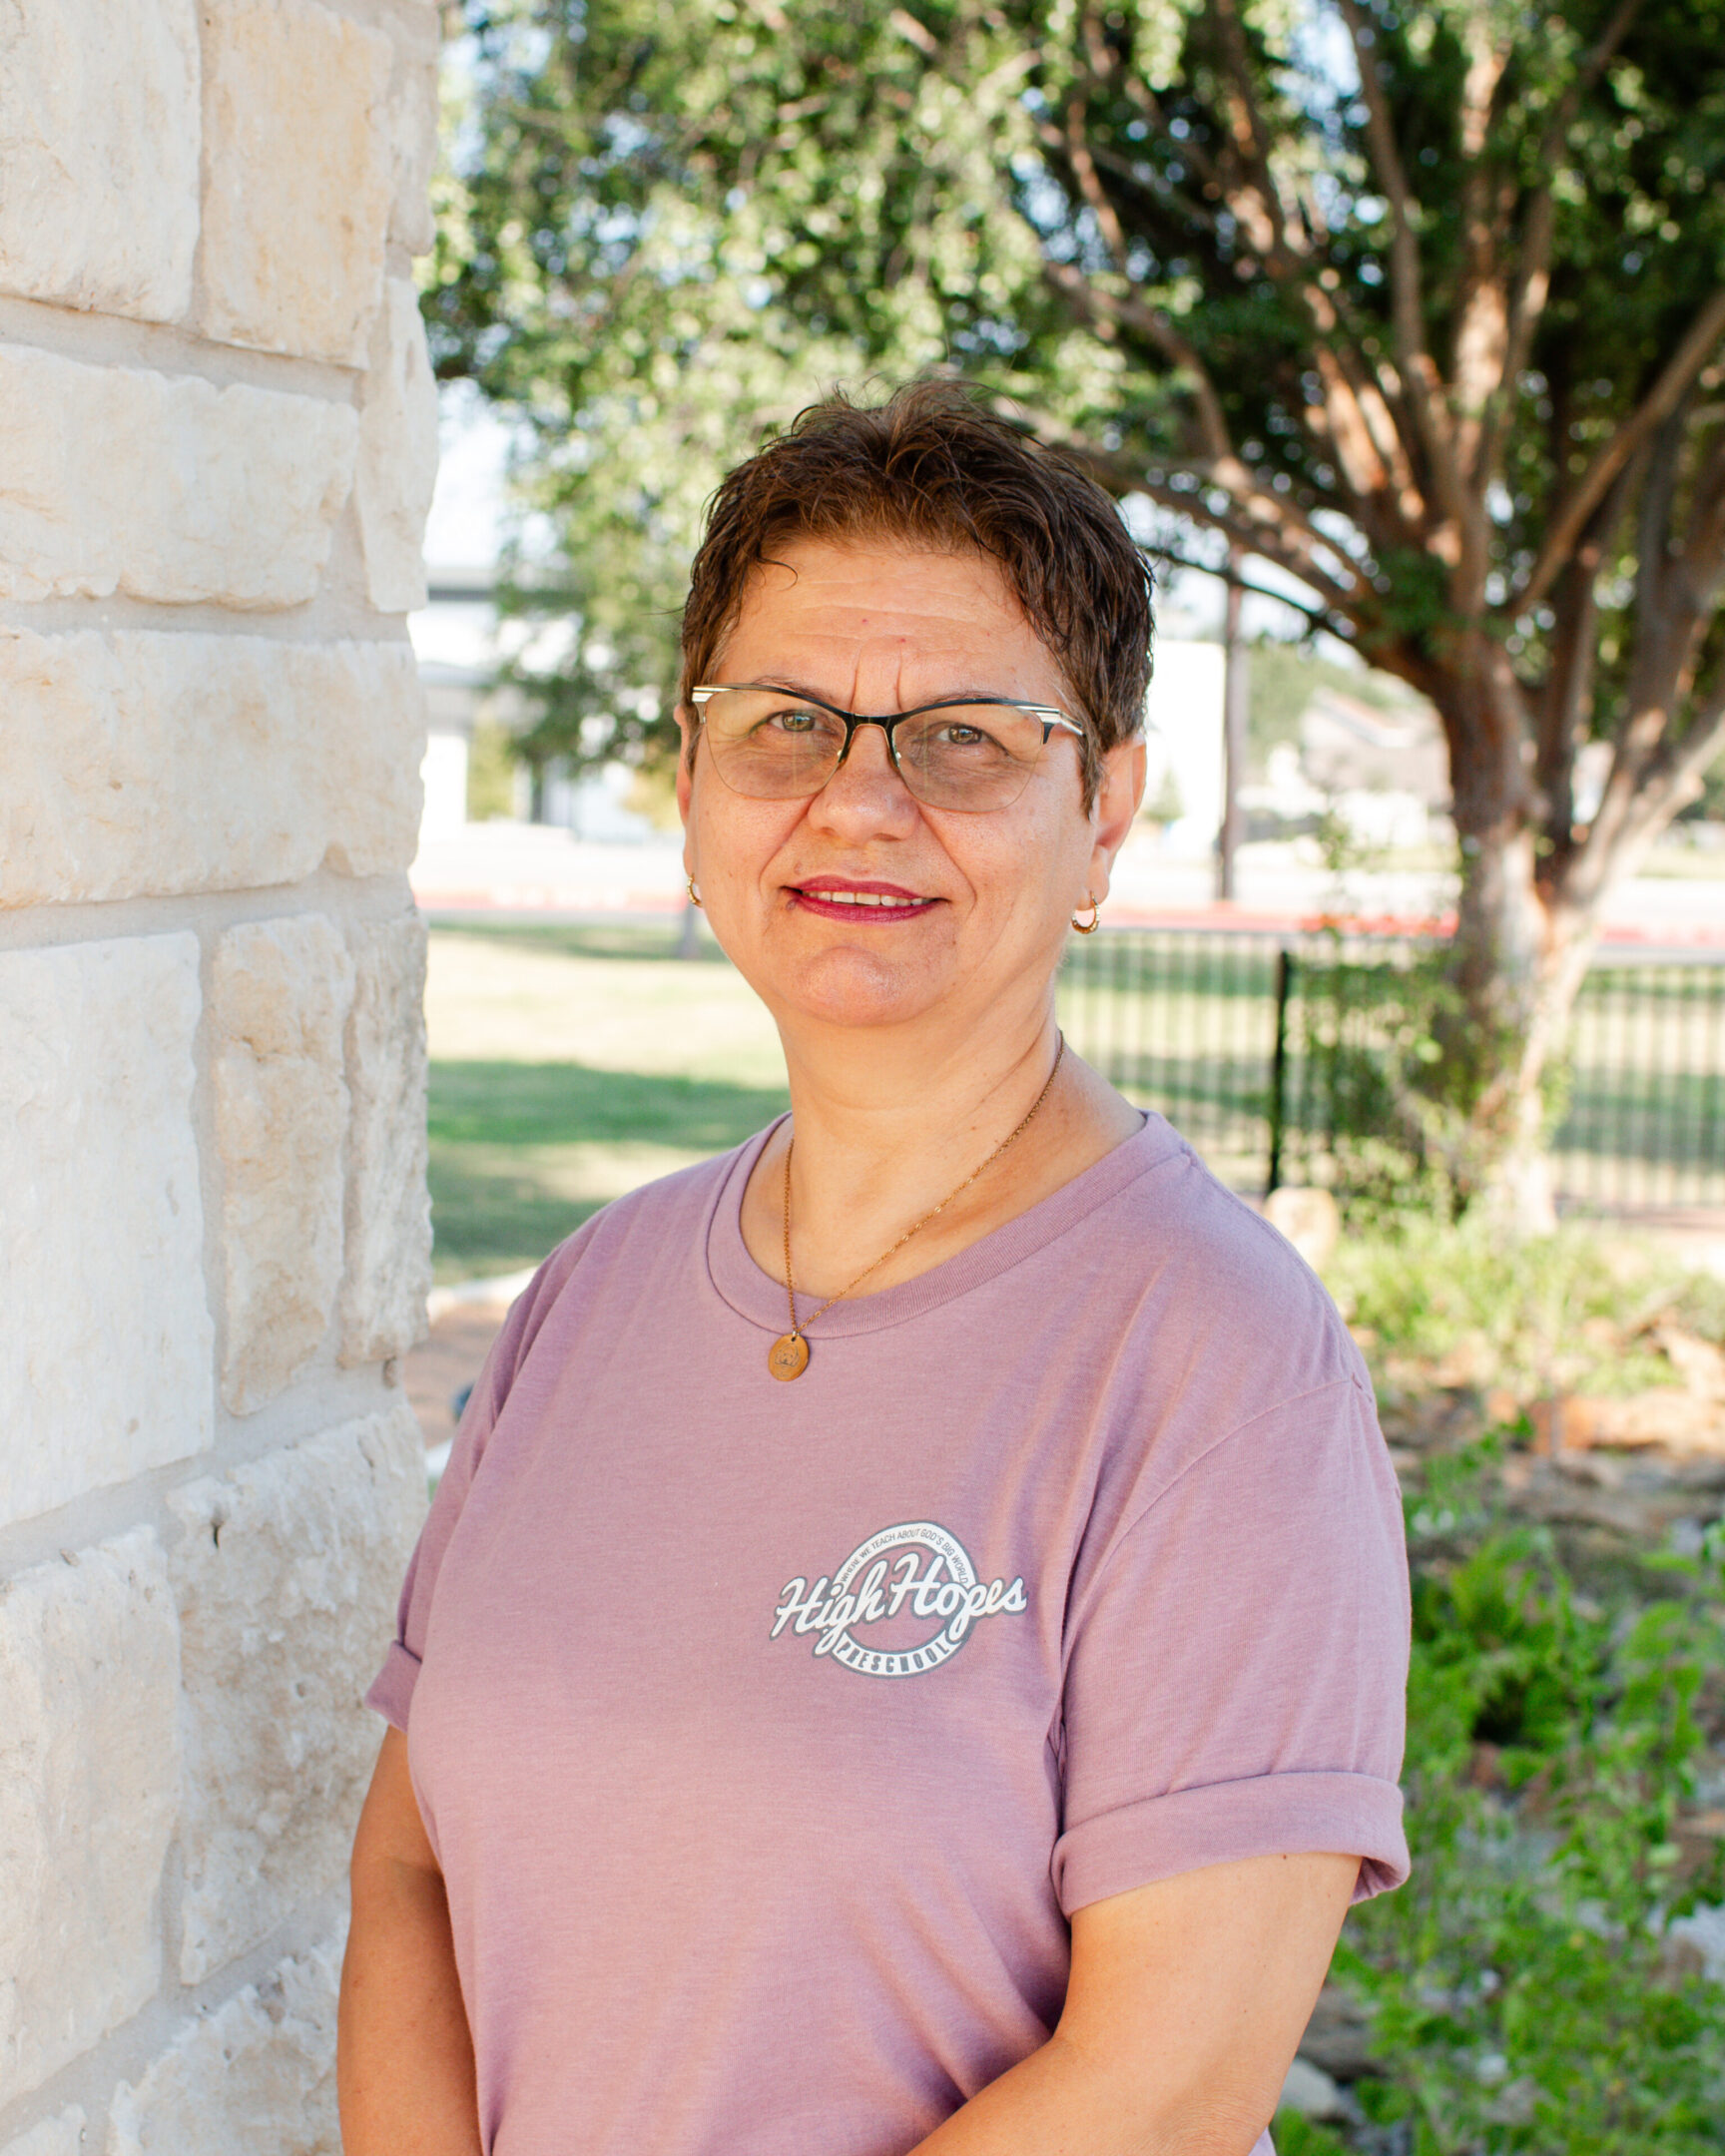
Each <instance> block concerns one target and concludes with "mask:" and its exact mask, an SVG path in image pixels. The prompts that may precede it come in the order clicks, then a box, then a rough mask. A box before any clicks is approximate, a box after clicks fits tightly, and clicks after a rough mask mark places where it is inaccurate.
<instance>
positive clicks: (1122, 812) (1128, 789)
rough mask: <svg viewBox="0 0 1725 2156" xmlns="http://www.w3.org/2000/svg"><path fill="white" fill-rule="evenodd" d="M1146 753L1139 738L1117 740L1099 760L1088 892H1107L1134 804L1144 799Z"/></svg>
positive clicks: (1098, 895)
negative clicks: (1117, 742) (1100, 772)
mask: <svg viewBox="0 0 1725 2156" xmlns="http://www.w3.org/2000/svg"><path fill="white" fill-rule="evenodd" d="M1145 766H1146V755H1145V749H1144V744H1143V742H1142V741H1129V742H1121V743H1120V744H1119V745H1118V747H1116V748H1113V749H1110V750H1108V751H1107V752H1106V754H1105V755H1104V756H1103V759H1102V783H1101V785H1100V786H1099V787H1098V788H1097V789H1096V806H1095V807H1094V808H1092V809H1091V811H1090V821H1091V829H1092V831H1093V833H1094V839H1093V844H1092V847H1091V853H1090V894H1091V896H1092V897H1094V898H1097V899H1102V898H1105V897H1106V896H1107V895H1108V879H1109V871H1110V870H1111V869H1112V867H1113V865H1114V856H1115V854H1116V853H1118V852H1119V850H1120V848H1121V847H1122V846H1123V845H1124V844H1125V843H1126V838H1127V833H1128V832H1129V831H1130V830H1131V828H1132V818H1133V817H1134V816H1135V815H1136V814H1137V813H1138V804H1139V803H1140V802H1141V801H1142V800H1143V799H1144V774H1145Z"/></svg>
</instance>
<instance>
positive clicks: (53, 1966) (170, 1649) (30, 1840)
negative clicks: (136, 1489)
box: [0, 1527, 180, 2105]
mask: <svg viewBox="0 0 1725 2156" xmlns="http://www.w3.org/2000/svg"><path fill="white" fill-rule="evenodd" d="M179 1706H180V1653H179V1636H178V1631H177V1627H176V1623H175V1613H174V1598H173V1596H172V1594H171V1593H170V1591H169V1584H168V1571H167V1566H166V1563H165V1561H164V1559H163V1555H162V1549H161V1546H160V1544H159V1543H158V1542H157V1540H156V1537H155V1535H154V1534H153V1533H152V1532H151V1530H150V1529H149V1528H147V1527H138V1528H134V1529H133V1531H132V1532H131V1533H130V1534H127V1535H123V1536H121V1537H120V1538H119V1539H117V1540H116V1541H112V1542H106V1543H103V1544H101V1545H100V1546H99V1547H97V1548H94V1549H86V1550H84V1551H82V1552H81V1553H78V1554H77V1555H76V1556H75V1560H74V1561H73V1562H71V1563H63V1562H55V1563H53V1564H48V1565H42V1566H39V1567H38V1568H37V1569H35V1570H34V1571H30V1572H25V1573H22V1574H20V1575H19V1576H18V1577H16V1578H15V1579H13V1580H11V1581H9V1582H8V1583H7V1585H6V1586H5V1588H4V1589H0V2105H3V2104H8V2103H11V2102H13V2101H15V2100H16V2099H17V2098H18V2097H20V2096H22V2095H24V2094H26V2093H27V2092H28V2091H29V2090H30V2089H33V2088H36V2087H38V2086H39V2085H40V2084H41V2083H42V2082H43V2081H45V2080H46V2079H47V2078H48V2076H49V2075H50V2074H51V2073H55V2072H57V2071H58V2070H59V2069H60V2067H62V2066H64V2065H65V2064H66V2063H67V2061H68V2060H70V2059H73V2058H76V2057H77V2056H78V2054H79V2053H80V2052H81V2051H84V2050H87V2049H88V2048H89V2046H90V2045H91V2044H93V2043H95V2042H97V2041H98V2039H99V2038H101V2037H102V2036H103V2035H104V2034H106V2032H107V2031H108V2030H109V2029H111V2028H115V2027H117V2026H118V2025H119V2023H121V2022H122V2021H125V2020H127V2019H129V2018H130V2017H131V2015H133V2014H135V2013H136V2012H137V2011H138V2009H139V2008H140V2007H141V2006H142V2005H143V2004H144V2003H145V2001H146V2000H147V1999H149V1998H150V1997H152V1996H153V1995H154V1993H155V1992H156V1990H157V1987H158V1986H159V1984H160V1982H161V1979H162V1947H161V1931H160V1919H159V1914H158V1892H159V1888H160V1885H161V1877H162V1863H163V1859H164V1858H165V1857H166V1856H167V1853H168V1844H169V1841H170V1839H171V1837H172V1835H173V1832H174V1821H175V1813H176V1810H177V1807H178V1801H179V1794H180V1744H179V1736H178V1714H179Z"/></svg>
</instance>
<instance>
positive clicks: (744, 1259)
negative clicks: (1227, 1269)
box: [706, 1114, 1185, 1345]
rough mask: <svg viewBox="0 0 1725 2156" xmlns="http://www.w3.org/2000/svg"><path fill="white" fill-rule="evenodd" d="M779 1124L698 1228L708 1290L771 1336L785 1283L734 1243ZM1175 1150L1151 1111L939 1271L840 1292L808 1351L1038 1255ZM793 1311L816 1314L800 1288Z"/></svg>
mask: <svg viewBox="0 0 1725 2156" xmlns="http://www.w3.org/2000/svg"><path fill="white" fill-rule="evenodd" d="M786 1120H787V1118H786V1117H784V1116H780V1117H778V1118H777V1120H776V1121H774V1122H772V1123H770V1124H769V1125H768V1126H767V1128H766V1129H765V1130H764V1131H762V1132H760V1133H759V1134H758V1135H757V1136H756V1137H754V1138H751V1139H750V1140H749V1141H748V1142H747V1144H745V1145H743V1146H741V1147H739V1149H738V1151H737V1153H736V1154H735V1155H734V1156H733V1158H732V1162H731V1166H730V1168H729V1170H728V1171H727V1173H726V1175H725V1176H724V1178H723V1180H722V1181H721V1182H720V1184H719V1186H718V1189H717V1190H716V1191H715V1193H714V1197H713V1203H712V1206H711V1208H710V1210H709V1212H708V1216H707V1225H706V1245H707V1271H708V1277H709V1278H710V1279H711V1281H712V1283H713V1286H714V1288H715V1289H716V1290H717V1292H718V1293H719V1295H720V1296H721V1297H722V1298H723V1299H724V1301H725V1302H726V1303H728V1304H729V1305H730V1306H731V1308H732V1310H734V1311H735V1312H736V1313H737V1315H738V1316H739V1317H740V1318H743V1319H746V1320H747V1321H748V1322H749V1324H751V1325H754V1326H759V1327H760V1329H761V1330H762V1331H763V1332H764V1333H773V1334H778V1333H783V1332H784V1331H785V1328H786V1326H787V1324H788V1323H789V1322H790V1311H789V1308H788V1306H787V1303H786V1299H785V1283H784V1281H783V1280H775V1279H774V1277H773V1276H772V1275H771V1274H770V1273H764V1272H763V1271H762V1269H761V1268H760V1267H759V1266H758V1265H757V1264H756V1263H755V1260H754V1259H753V1258H752V1257H751V1256H750V1253H749V1246H748V1245H747V1244H746V1243H745V1242H744V1240H743V1193H744V1191H745V1190H746V1189H747V1188H748V1184H749V1178H750V1176H751V1175H752V1174H753V1172H754V1168H755V1163H756V1162H757V1161H758V1160H759V1159H760V1158H761V1154H762V1152H763V1150H764V1149H765V1147H766V1146H767V1144H768V1143H769V1141H770V1140H771V1139H772V1137H773V1134H774V1132H775V1131H777V1130H778V1129H779V1127H780V1125H781V1124H783V1123H784V1122H785V1121H786ZM1184 1152H1185V1146H1184V1144H1183V1142H1182V1141H1181V1139H1180V1138H1179V1137H1178V1136H1177V1135H1176V1134H1175V1132H1174V1130H1173V1128H1172V1126H1171V1125H1170V1124H1168V1123H1166V1122H1165V1121H1164V1120H1163V1119H1162V1117H1161V1116H1159V1115H1154V1114H1152V1115H1147V1116H1146V1117H1145V1119H1144V1122H1143V1124H1142V1126H1141V1127H1140V1128H1139V1129H1138V1130H1137V1131H1135V1132H1134V1133H1133V1135H1132V1136H1131V1137H1130V1138H1126V1139H1123V1140H1122V1141H1121V1143H1120V1144H1119V1145H1117V1146H1115V1147H1114V1148H1113V1150H1112V1151H1111V1152H1108V1153H1104V1154H1103V1156H1102V1158H1101V1159H1100V1160H1099V1161H1096V1162H1093V1163H1092V1165H1091V1166H1090V1167H1088V1168H1086V1169H1085V1170H1084V1171H1083V1173H1082V1174H1081V1175H1076V1176H1074V1177H1073V1178H1072V1180H1071V1182H1070V1183H1063V1184H1062V1185H1061V1186H1060V1188H1059V1189H1058V1190H1056V1191H1050V1192H1049V1194H1048V1196H1047V1197H1046V1198H1042V1199H1039V1200H1038V1201H1037V1202H1036V1204H1035V1205H1033V1206H1028V1207H1026V1208H1025V1210H1024V1211H1023V1212H1022V1213H1018V1214H1015V1215H1014V1216H1013V1218H1012V1219H1011V1220H1009V1221H1005V1222H1002V1224H1001V1225H1000V1226H999V1227H998V1228H995V1229H993V1230H991V1231H990V1232H989V1233H988V1234H987V1235H985V1236H980V1237H978V1238H977V1240H976V1241H975V1242H974V1243H971V1244H969V1245H967V1246H966V1248H965V1249H963V1250H961V1251H957V1252H955V1253H954V1254H953V1256H952V1257H950V1258H947V1259H944V1260H942V1262H941V1263H940V1264H939V1265H937V1266H930V1267H929V1269H928V1271H927V1272H926V1273H918V1274H916V1275H915V1276H914V1277H913V1278H912V1279H910V1280H907V1281H900V1282H899V1283H898V1284H897V1285H896V1286H895V1287H892V1288H883V1289H881V1290H880V1291H879V1293H878V1294H876V1295H859V1296H855V1297H850V1296H848V1297H846V1298H845V1299H844V1301H842V1302H839V1303H836V1304H835V1305H834V1306H833V1308H832V1309H831V1310H830V1311H827V1312H825V1313H824V1314H823V1316H822V1319H821V1323H820V1326H819V1328H818V1330H817V1332H816V1333H814V1334H812V1335H811V1336H810V1338H811V1340H812V1341H813V1342H815V1343H816V1344H817V1345H818V1344H819V1342H820V1341H822V1340H851V1339H856V1338H857V1337H858V1336H859V1335H861V1334H864V1333H882V1332H885V1331H886V1330H887V1328H889V1327H891V1326H896V1325H903V1324H905V1323H906V1322H907V1321H908V1320H910V1319H913V1318H921V1317H924V1316H926V1314H927V1313H928V1312H929V1311H932V1310H938V1309H939V1308H940V1306H941V1305H942V1304H945V1303H950V1302H953V1301H954V1300H955V1299H956V1298H957V1297H959V1296H962V1295H967V1294H968V1293H969V1292H970V1290H971V1289H973V1288H978V1287H980V1286H981V1285H982V1284H983V1282H985V1281H990V1280H994V1279H996V1278H997V1277H998V1276H999V1275H1000V1274H1002V1273H1004V1272H1006V1271H1007V1270H1008V1269H1009V1268H1011V1267H1012V1266H1015V1265H1018V1264H1019V1263H1021V1262H1022V1260H1024V1259H1026V1258H1029V1257H1032V1256H1033V1255H1034V1254H1035V1253H1036V1252H1037V1251H1040V1250H1045V1249H1046V1248H1047V1246H1048V1245H1049V1244H1050V1243H1052V1242H1054V1241H1055V1240H1056V1239H1057V1238H1058V1237H1060V1236H1063V1235H1065V1234H1066V1233H1067V1231H1068V1230H1069V1229H1071V1228H1073V1227H1075V1226H1076V1225H1077V1224H1078V1223H1079V1222H1080V1221H1082V1220H1084V1219H1086V1218H1087V1217H1088V1216H1089V1215H1090V1214H1092V1213H1094V1212H1095V1211H1096V1209H1097V1208H1098V1207H1099V1206H1103V1205H1106V1204H1107V1203H1108V1201H1109V1200H1110V1199H1111V1198H1114V1197H1116V1196H1118V1194H1119V1193H1120V1192H1121V1191H1123V1190H1125V1189H1126V1188H1127V1187H1128V1186H1129V1185H1130V1184H1133V1183H1136V1182H1137V1181H1138V1179H1139V1177H1140V1176H1143V1175H1147V1174H1149V1172H1150V1171H1151V1169H1153V1168H1157V1167H1160V1166H1161V1165H1162V1164H1163V1163H1164V1162H1166V1161H1169V1160H1173V1159H1175V1158H1177V1157H1179V1156H1180V1155H1182V1154H1183V1153H1184ZM797 1309H798V1315H799V1316H800V1317H802V1318H805V1319H807V1318H808V1317H809V1315H810V1313H811V1312H813V1311H815V1310H818V1309H820V1299H819V1298H818V1297H809V1296H805V1295H804V1294H803V1293H801V1292H799V1294H798V1298H797Z"/></svg>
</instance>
